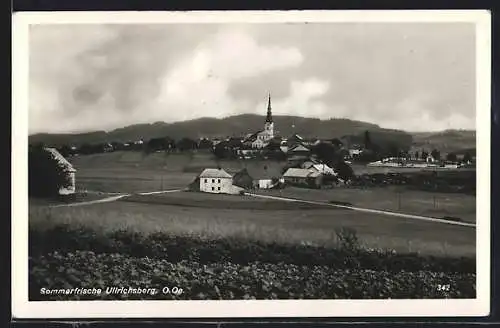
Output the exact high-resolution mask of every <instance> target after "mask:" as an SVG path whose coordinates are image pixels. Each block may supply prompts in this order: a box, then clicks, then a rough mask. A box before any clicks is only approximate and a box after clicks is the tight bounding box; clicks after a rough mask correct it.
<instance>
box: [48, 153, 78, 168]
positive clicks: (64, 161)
mask: <svg viewBox="0 0 500 328" xmlns="http://www.w3.org/2000/svg"><path fill="white" fill-rule="evenodd" d="M45 150H46V151H48V152H49V153H50V154H51V155H52V157H53V158H54V159H55V160H56V161H57V162H58V163H59V165H60V166H61V167H63V168H64V169H65V170H66V171H68V172H76V169H75V168H74V167H73V165H72V164H71V163H70V162H68V160H67V159H66V158H64V156H63V155H61V153H59V152H58V151H57V149H55V148H45Z"/></svg>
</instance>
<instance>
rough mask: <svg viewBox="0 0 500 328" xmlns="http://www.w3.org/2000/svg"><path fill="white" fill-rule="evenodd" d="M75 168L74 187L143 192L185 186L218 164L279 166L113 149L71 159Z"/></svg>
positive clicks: (203, 155)
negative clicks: (108, 151) (116, 150)
mask: <svg viewBox="0 0 500 328" xmlns="http://www.w3.org/2000/svg"><path fill="white" fill-rule="evenodd" d="M70 161H71V162H72V164H73V165H74V166H75V168H76V169H77V170H78V171H77V188H78V189H81V190H96V191H105V192H126V193H133V192H145V191H157V190H164V189H178V188H185V187H186V186H187V185H188V184H189V183H190V182H192V181H193V180H194V179H195V177H196V176H197V175H198V174H199V173H200V172H201V171H203V169H205V168H216V167H217V166H218V165H220V166H221V167H223V168H224V169H225V170H227V171H230V172H236V171H239V170H240V169H242V168H244V167H246V166H264V165H267V166H268V167H270V166H279V167H283V166H284V165H285V164H284V163H279V162H273V161H216V160H215V158H214V157H213V155H212V154H210V153H207V152H198V153H193V154H170V155H168V156H165V154H163V153H153V154H150V155H147V156H146V155H144V154H142V153H140V152H131V151H128V152H113V153H104V154H94V155H86V156H77V157H72V158H70Z"/></svg>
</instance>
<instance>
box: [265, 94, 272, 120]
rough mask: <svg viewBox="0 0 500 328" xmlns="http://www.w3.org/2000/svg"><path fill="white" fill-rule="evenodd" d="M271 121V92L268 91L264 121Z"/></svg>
mask: <svg viewBox="0 0 500 328" xmlns="http://www.w3.org/2000/svg"><path fill="white" fill-rule="evenodd" d="M272 122H273V114H272V112H271V93H269V96H268V100H267V117H266V123H272Z"/></svg>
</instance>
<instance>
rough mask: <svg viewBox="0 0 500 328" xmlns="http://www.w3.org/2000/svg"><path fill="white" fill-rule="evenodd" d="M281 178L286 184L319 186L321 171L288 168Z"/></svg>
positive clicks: (321, 181) (321, 178) (321, 177)
mask: <svg viewBox="0 0 500 328" xmlns="http://www.w3.org/2000/svg"><path fill="white" fill-rule="evenodd" d="M283 179H284V181H285V183H286V184H290V185H297V186H307V187H315V188H319V187H320V186H321V184H322V183H323V173H321V172H318V171H316V170H314V169H302V168H289V169H288V170H287V171H286V172H285V174H283Z"/></svg>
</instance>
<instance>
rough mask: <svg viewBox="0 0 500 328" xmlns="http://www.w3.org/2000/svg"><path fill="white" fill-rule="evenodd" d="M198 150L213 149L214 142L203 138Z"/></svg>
mask: <svg viewBox="0 0 500 328" xmlns="http://www.w3.org/2000/svg"><path fill="white" fill-rule="evenodd" d="M198 148H199V149H210V148H212V142H211V141H210V140H208V139H207V138H203V139H201V140H200V142H199V143H198Z"/></svg>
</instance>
